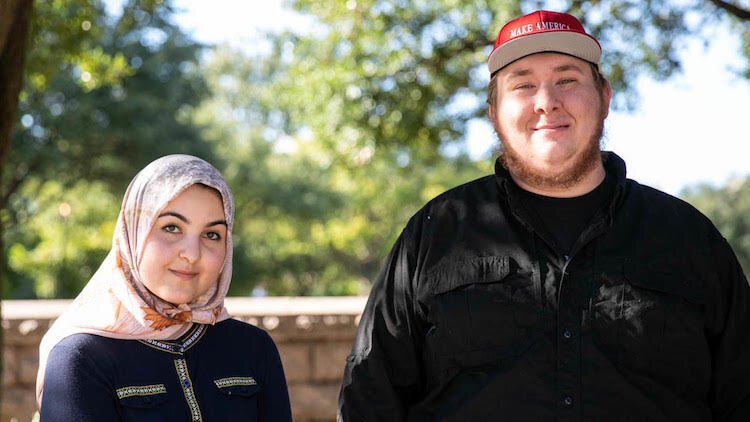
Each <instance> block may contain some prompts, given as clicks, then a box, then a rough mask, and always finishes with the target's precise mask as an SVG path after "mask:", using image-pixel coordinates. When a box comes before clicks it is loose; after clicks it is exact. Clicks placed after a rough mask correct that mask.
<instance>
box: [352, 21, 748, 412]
mask: <svg viewBox="0 0 750 422" xmlns="http://www.w3.org/2000/svg"><path fill="white" fill-rule="evenodd" d="M600 54H601V49H600V46H599V43H598V42H597V41H596V40H595V39H594V38H593V37H591V36H590V35H588V34H587V33H586V32H585V30H584V29H583V27H582V26H581V24H580V22H578V20H577V19H575V18H574V17H573V16H570V15H568V14H561V13H554V12H548V11H537V12H534V13H531V14H529V15H526V16H523V17H521V18H518V19H516V20H513V21H511V22H509V23H508V24H507V25H505V26H504V27H503V28H502V29H501V31H500V33H499V35H498V37H497V41H496V42H495V48H494V50H493V51H492V53H491V54H490V56H489V59H488V64H489V71H490V74H491V82H490V88H489V95H488V98H489V118H490V120H491V121H492V123H493V125H494V127H495V130H496V131H497V134H498V136H499V138H500V140H501V142H502V151H501V155H500V157H499V159H498V162H497V164H496V168H495V174H494V175H493V176H488V177H485V178H482V179H478V180H476V181H473V182H470V183H467V184H465V185H463V186H459V187H457V188H454V189H452V190H450V191H448V192H446V193H444V194H442V195H440V196H438V197H437V198H435V199H433V200H432V201H430V202H429V203H428V204H427V205H426V206H425V207H424V208H423V209H422V210H420V211H419V212H418V213H417V214H416V215H414V216H413V217H412V219H411V220H410V221H409V223H408V225H407V226H406V228H405V229H404V231H403V233H402V234H401V236H400V238H399V239H398V241H397V243H396V245H395V246H394V247H393V249H392V251H391V253H390V255H389V256H388V258H387V261H386V264H385V266H384V268H383V270H382V272H381V274H380V276H379V278H378V280H377V281H376V283H375V285H374V286H373V288H372V292H371V294H370V298H369V301H368V303H367V306H366V309H365V311H364V314H363V315H362V319H361V322H360V324H359V328H358V331H357V336H356V339H355V342H354V347H353V350H352V354H351V355H350V356H349V358H348V360H347V364H346V370H345V375H344V380H343V386H342V389H341V394H340V399H339V420H343V421H370V420H372V421H375V420H378V421H390V422H397V421H404V420H409V421H437V420H440V421H462V422H469V421H472V422H473V421H496V420H508V421H548V420H549V421H551V420H560V421H565V420H592V421H599V420H602V421H603V420H622V421H645V420H649V421H651V420H653V421H662V420H664V421H666V420H673V421H709V420H714V419H715V420H744V421H747V420H750V287H748V284H747V280H746V279H745V276H744V275H743V273H742V270H741V268H740V266H739V264H738V262H737V260H736V258H735V256H734V254H733V252H732V250H731V249H730V247H729V246H728V244H727V242H726V241H725V240H724V238H722V237H721V235H720V234H719V233H718V232H717V231H716V229H715V228H714V227H713V225H712V224H711V223H710V222H709V221H708V220H707V219H706V218H705V217H704V216H703V215H701V214H700V213H699V212H698V211H696V210H695V209H694V208H692V207H691V206H690V205H688V204H686V203H684V202H683V201H681V200H679V199H676V198H673V197H671V196H669V195H667V194H664V193H662V192H659V191H657V190H654V189H652V188H649V187H646V186H642V185H639V184H638V183H636V182H634V181H632V180H628V179H626V177H625V163H624V162H623V161H622V160H621V159H620V158H619V157H618V156H616V155H615V154H613V153H611V152H602V151H600V147H599V141H600V138H601V135H602V128H603V121H604V119H605V118H606V116H607V110H608V108H609V101H610V96H611V93H610V88H609V85H608V83H607V81H606V80H605V79H604V78H603V77H602V76H601V75H600V74H599V69H598V61H599V57H600ZM654 142H658V140H654ZM665 171H668V170H665Z"/></svg>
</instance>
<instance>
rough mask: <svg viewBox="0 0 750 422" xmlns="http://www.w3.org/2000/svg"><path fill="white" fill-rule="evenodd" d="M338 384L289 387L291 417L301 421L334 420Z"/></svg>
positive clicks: (298, 421)
mask: <svg viewBox="0 0 750 422" xmlns="http://www.w3.org/2000/svg"><path fill="white" fill-rule="evenodd" d="M339 388H340V387H339V384H302V385H292V386H290V387H289V399H290V400H291V402H292V419H293V420H294V421H295V422H301V421H321V422H322V421H335V420H336V405H337V404H338V396H339Z"/></svg>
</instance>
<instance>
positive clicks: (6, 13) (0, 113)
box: [0, 0, 33, 403]
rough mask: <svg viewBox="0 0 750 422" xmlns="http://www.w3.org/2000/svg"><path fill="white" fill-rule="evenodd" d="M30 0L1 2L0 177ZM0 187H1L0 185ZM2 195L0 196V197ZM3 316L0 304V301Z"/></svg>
mask: <svg viewBox="0 0 750 422" xmlns="http://www.w3.org/2000/svg"><path fill="white" fill-rule="evenodd" d="M32 6H33V0H1V1H0V177H2V174H3V168H4V165H5V160H6V158H7V157H8V151H9V150H10V137H11V134H12V133H13V126H14V124H15V122H16V113H17V111H18V94H19V93H20V92H21V85H22V82H23V63H24V58H25V57H26V47H27V43H28V37H29V28H30V26H31V9H32ZM0 186H2V185H0ZM0 196H1V195H0ZM3 236H4V234H3V224H2V221H1V220H0V299H1V298H2V297H3V286H4V284H5V267H6V265H5V264H6V263H5V246H4V242H3ZM0 314H2V302H0ZM4 343H5V341H4V336H3V330H2V329H0V403H1V402H2V398H3V386H2V380H3V365H2V362H3V360H4V359H3V345H4Z"/></svg>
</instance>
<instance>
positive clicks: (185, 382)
mask: <svg viewBox="0 0 750 422" xmlns="http://www.w3.org/2000/svg"><path fill="white" fill-rule="evenodd" d="M174 367H175V369H176V370H177V376H178V377H179V378H180V385H181V386H182V392H183V393H184V394H185V400H187V403H188V407H189V408H190V416H191V420H192V421H195V422H197V421H203V417H202V416H201V409H200V407H199V406H198V400H197V399H196V397H195V391H194V390H193V382H192V381H191V380H190V374H189V373H188V370H187V362H186V361H185V359H175V361H174Z"/></svg>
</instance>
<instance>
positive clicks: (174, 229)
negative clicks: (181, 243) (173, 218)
mask: <svg viewBox="0 0 750 422" xmlns="http://www.w3.org/2000/svg"><path fill="white" fill-rule="evenodd" d="M162 230H164V231H165V232H167V233H179V232H180V228H179V227H177V226H175V225H174V224H167V225H166V226H164V227H162Z"/></svg>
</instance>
